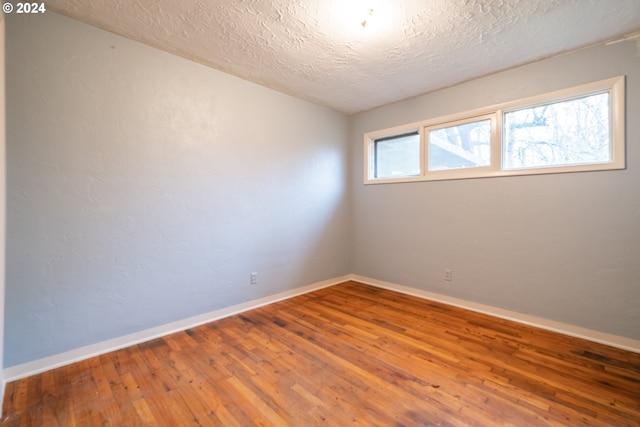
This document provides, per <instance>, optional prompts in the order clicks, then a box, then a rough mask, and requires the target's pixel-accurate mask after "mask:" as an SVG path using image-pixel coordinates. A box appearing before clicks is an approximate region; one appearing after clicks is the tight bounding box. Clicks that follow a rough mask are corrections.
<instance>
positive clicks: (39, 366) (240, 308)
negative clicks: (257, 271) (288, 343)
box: [0, 275, 350, 402]
mask: <svg viewBox="0 0 640 427" xmlns="http://www.w3.org/2000/svg"><path fill="white" fill-rule="evenodd" d="M347 280H350V276H349V275H347V276H342V277H336V278H333V279H329V280H324V281H321V282H317V283H313V284H311V285H307V286H303V287H300V288H296V289H292V290H290V291H286V292H281V293H278V294H275V295H269V296H267V297H263V298H259V299H255V300H252V301H247V302H245V303H242V304H237V305H234V306H231V307H227V308H223V309H220V310H215V311H211V312H209V313H204V314H200V315H198V316H193V317H189V318H188V319H183V320H179V321H177V322H172V323H168V324H166V325H162V326H158V327H155V328H150V329H146V330H144V331H140V332H136V333H133V334H129V335H125V336H123V337H119V338H114V339H111V340H107V341H103V342H100V343H96V344H91V345H88V346H85V347H80V348H77V349H74V350H70V351H66V352H64V353H60V354H56V355H54V356H49V357H45V358H42V359H38V360H34V361H32V362H27V363H22V364H20V365H16V366H12V367H10V368H6V369H5V370H4V380H5V382H10V381H15V380H18V379H21V378H26V377H29V376H31V375H35V374H39V373H41V372H45V371H48V370H50V369H55V368H59V367H61V366H65V365H69V364H71V363H75V362H79V361H81V360H85V359H89V358H91V357H94V356H99V355H101V354H105V353H109V352H112V351H114V350H119V349H121V348H125V347H129V346H132V345H135V344H139V343H141V342H145V341H149V340H152V339H155V338H160V337H163V336H165V335H169V334H172V333H175V332H180V331H184V330H185V329H189V328H194V327H196V326H200V325H203V324H205V323H209V322H212V321H214V320H219V319H222V318H225V317H229V316H233V315H234V314H238V313H242V312H245V311H248V310H252V309H254V308H258V307H262V306H264V305H267V304H273V303H274V302H278V301H282V300H285V299H288V298H292V297H295V296H298V295H302V294H306V293H309V292H313V291H316V290H318V289H322V288H326V287H329V286H333V285H337V284H338V283H343V282H345V281H347ZM4 389H5V388H4V384H3V387H2V391H4ZM0 402H1V401H0Z"/></svg>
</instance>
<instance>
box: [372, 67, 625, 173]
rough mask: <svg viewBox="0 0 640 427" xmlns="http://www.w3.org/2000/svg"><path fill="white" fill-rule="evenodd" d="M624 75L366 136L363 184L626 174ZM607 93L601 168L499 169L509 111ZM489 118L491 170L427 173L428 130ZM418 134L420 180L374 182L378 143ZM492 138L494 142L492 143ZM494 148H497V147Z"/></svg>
mask: <svg viewBox="0 0 640 427" xmlns="http://www.w3.org/2000/svg"><path fill="white" fill-rule="evenodd" d="M625 87H626V77H625V76H624V75H622V76H618V77H612V78H609V79H605V80H600V81H597V82H591V83H587V84H583V85H579V86H574V87H571V88H567V89H561V90H557V91H554V92H549V93H545V94H540V95H535V96H531V97H527V98H523V99H518V100H515V101H509V102H504V103H501V104H496V105H492V106H488V107H482V108H477V109H474V110H470V111H465V112H462V113H456V114H449V115H447V116H443V117H436V118H432V119H428V120H423V121H420V122H414V123H410V124H407V125H401V126H395V127H392V128H388V129H382V130H377V131H373V132H367V133H365V134H364V168H363V169H364V184H388V183H400V182H419V181H440V180H452V179H471V178H490V177H499V176H514V175H544V174H555V173H569V172H590V171H602V170H619V169H625V168H626V160H625V155H626V150H625V144H626V142H625V91H626V89H625ZM606 92H608V93H609V100H610V108H609V118H610V121H609V124H610V150H611V152H612V156H611V160H610V161H608V162H603V163H585V164H571V165H557V166H542V167H531V168H515V169H506V168H504V167H503V165H502V163H503V161H502V160H503V159H502V156H503V145H504V136H503V132H504V129H503V126H502V123H503V115H504V114H505V113H508V112H510V111H515V110H520V109H523V108H531V107H534V106H538V105H544V104H550V103H555V102H562V101H569V100H571V99H574V98H581V97H584V96H589V95H594V94H597V93H606ZM488 117H492V120H491V125H492V139H491V165H490V166H488V167H469V168H458V169H453V170H445V171H441V170H438V171H430V170H428V155H429V154H428V148H429V147H428V138H427V137H426V134H427V133H428V131H429V130H433V129H438V128H442V127H448V126H451V125H455V124H457V123H467V122H473V121H476V120H481V119H483V118H484V119H486V118H488ZM416 130H417V131H418V132H419V133H420V135H421V148H420V152H421V159H420V162H421V170H420V174H419V175H415V176H403V177H399V178H375V176H374V175H375V171H374V162H373V160H372V159H373V151H372V149H371V147H372V145H373V144H374V143H375V140H376V139H379V138H384V137H389V136H393V135H399V134H402V133H405V132H407V131H416ZM494 137H495V138H494ZM496 144H497V145H498V147H496Z"/></svg>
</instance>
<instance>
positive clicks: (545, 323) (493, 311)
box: [349, 274, 640, 353]
mask: <svg viewBox="0 0 640 427" xmlns="http://www.w3.org/2000/svg"><path fill="white" fill-rule="evenodd" d="M349 279H350V280H353V281H356V282H360V283H364V284H366V285H371V286H376V287H378V288H384V289H389V290H392V291H396V292H400V293H403V294H408V295H413V296H416V297H419V298H424V299H428V300H431V301H437V302H441V303H443V304H448V305H453V306H455V307H460V308H465V309H467V310H471V311H475V312H478V313H483V314H488V315H490V316H494V317H498V318H501V319H506V320H511V321H514V322H517V323H522V324H525V325H529V326H535V327H537V328H541V329H546V330H548V331H553V332H558V333H561V334H564V335H569V336H572V337H576V338H582V339H585V340H588V341H593V342H597V343H599V344H605V345H608V346H611V347H616V348H620V349H623V350H628V351H632V352H634V353H640V340H634V339H631V338H626V337H621V336H618V335H613V334H607V333H605V332H600V331H594V330H592V329H587V328H582V327H579V326H575V325H570V324H567V323H562V322H556V321H554V320H548V319H543V318H541V317H535V316H529V315H527V314H522V313H518V312H516V311H510V310H505V309H502V308H497V307H492V306H490V305H484V304H478V303H475V302H471V301H466V300H462V299H458V298H453V297H450V296H446V295H442V294H437V293H433V292H429V291H424V290H421V289H416V288H411V287H408V286H403V285H398V284H396V283H390V282H384V281H382V280H377V279H372V278H369V277H364V276H359V275H356V274H351V275H349Z"/></svg>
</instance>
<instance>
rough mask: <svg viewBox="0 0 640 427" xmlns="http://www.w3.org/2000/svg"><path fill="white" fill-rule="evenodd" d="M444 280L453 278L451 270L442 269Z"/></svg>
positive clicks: (448, 280)
mask: <svg viewBox="0 0 640 427" xmlns="http://www.w3.org/2000/svg"><path fill="white" fill-rule="evenodd" d="M444 280H445V281H447V282H450V281H451V280H453V273H452V272H451V270H448V269H447V270H445V271H444Z"/></svg>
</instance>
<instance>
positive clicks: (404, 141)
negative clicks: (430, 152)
mask: <svg viewBox="0 0 640 427" xmlns="http://www.w3.org/2000/svg"><path fill="white" fill-rule="evenodd" d="M374 150H375V155H374V161H375V175H374V176H375V177H376V178H398V177H403V176H416V175H420V135H419V134H418V133H417V132H415V133H410V134H405V135H397V136H392V137H389V138H382V139H377V140H376V141H375V143H374Z"/></svg>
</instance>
